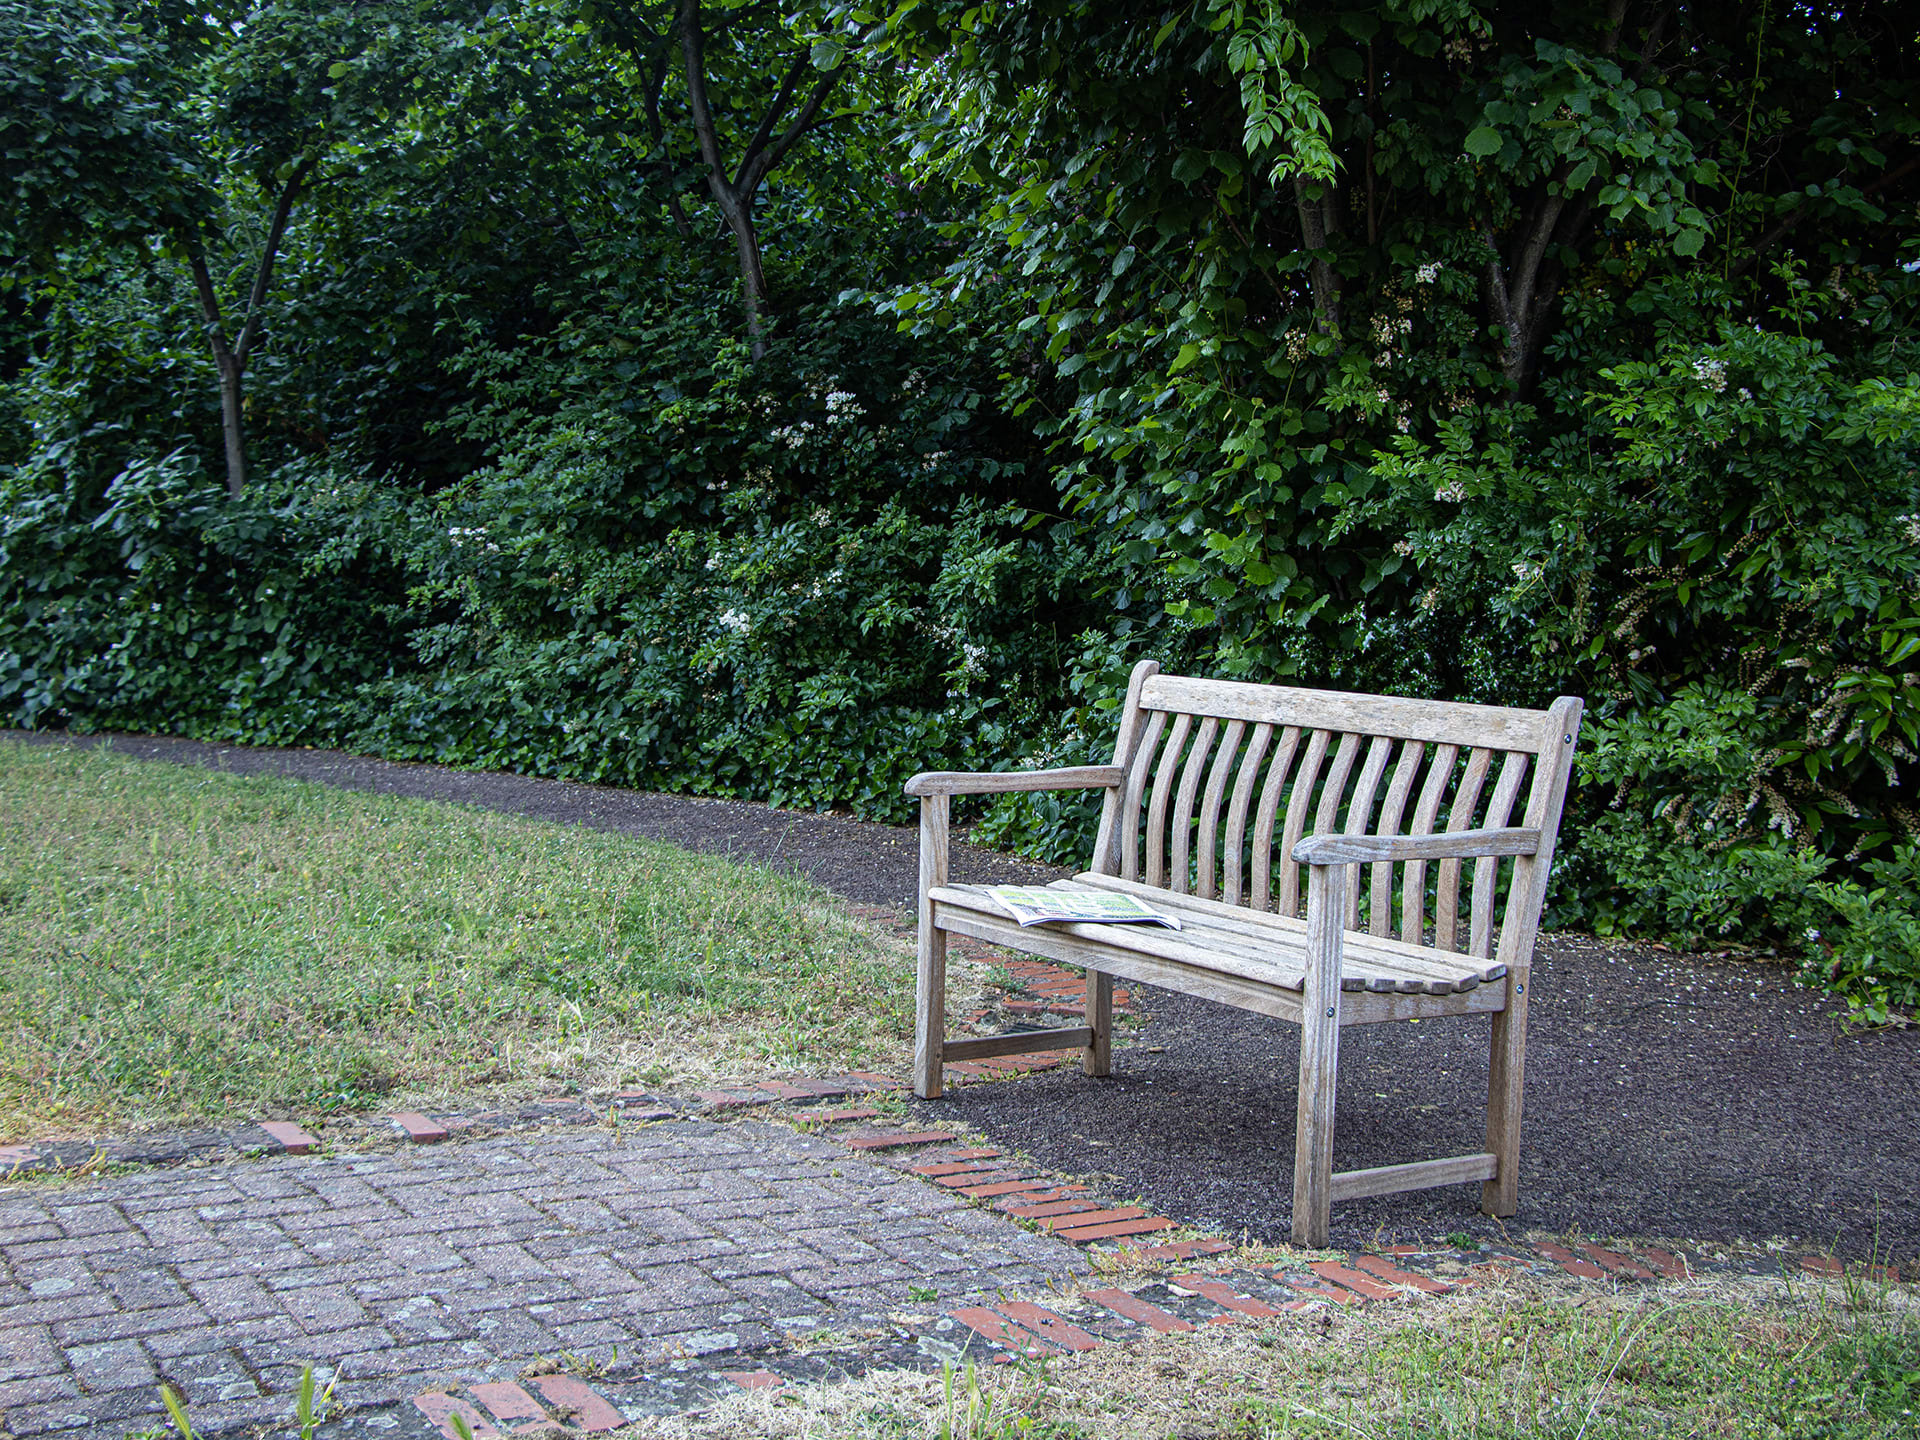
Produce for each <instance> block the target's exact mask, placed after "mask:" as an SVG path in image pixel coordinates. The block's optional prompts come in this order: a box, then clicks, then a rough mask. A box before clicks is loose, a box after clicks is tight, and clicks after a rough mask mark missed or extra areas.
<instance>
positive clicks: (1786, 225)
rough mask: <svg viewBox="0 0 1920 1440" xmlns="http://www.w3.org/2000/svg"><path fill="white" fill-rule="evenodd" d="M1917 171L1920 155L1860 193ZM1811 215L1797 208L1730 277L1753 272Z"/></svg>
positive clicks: (1873, 182) (1863, 186) (1868, 183)
mask: <svg viewBox="0 0 1920 1440" xmlns="http://www.w3.org/2000/svg"><path fill="white" fill-rule="evenodd" d="M1916 170H1920V155H1909V156H1908V157H1907V158H1906V159H1905V160H1903V161H1901V162H1900V164H1898V165H1896V166H1894V167H1893V168H1892V169H1891V170H1887V171H1884V172H1882V173H1881V174H1880V175H1879V176H1878V177H1876V178H1875V179H1873V180H1870V181H1868V182H1867V183H1866V184H1865V185H1862V186H1861V187H1860V193H1861V194H1862V195H1871V194H1873V193H1874V192H1875V191H1876V190H1884V189H1886V188H1887V187H1888V186H1889V185H1897V184H1898V183H1899V182H1900V181H1902V180H1904V179H1906V178H1907V176H1909V175H1911V174H1913V172H1914V171H1916ZM1811 213H1812V211H1811V208H1810V207H1808V206H1806V205H1801V206H1797V207H1796V208H1795V209H1794V210H1793V211H1792V212H1791V213H1790V214H1789V215H1788V216H1787V218H1786V219H1784V220H1782V221H1780V222H1779V223H1778V224H1776V225H1775V226H1774V227H1773V228H1772V229H1771V230H1769V231H1767V233H1766V234H1764V235H1762V236H1761V237H1760V238H1759V240H1757V241H1756V242H1754V247H1753V253H1752V254H1750V255H1748V256H1747V257H1746V258H1745V259H1744V260H1742V261H1741V262H1740V263H1739V264H1738V265H1735V266H1734V267H1733V269H1732V270H1730V271H1728V272H1727V273H1728V274H1729V275H1744V274H1746V273H1747V271H1749V270H1751V269H1752V268H1753V267H1754V266H1755V265H1758V264H1759V263H1760V257H1761V256H1762V255H1764V254H1766V252H1767V251H1768V250H1770V249H1772V248H1773V247H1774V246H1775V245H1776V244H1778V243H1779V241H1780V240H1781V238H1782V237H1783V236H1785V235H1786V234H1787V232H1788V231H1790V230H1792V229H1793V228H1794V226H1796V225H1798V224H1799V223H1800V222H1801V221H1802V220H1804V219H1806V218H1807V216H1808V215H1809V214H1811Z"/></svg>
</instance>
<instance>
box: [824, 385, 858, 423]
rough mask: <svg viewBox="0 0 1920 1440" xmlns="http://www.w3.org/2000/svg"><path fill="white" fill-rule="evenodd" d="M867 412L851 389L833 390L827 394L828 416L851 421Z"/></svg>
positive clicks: (837, 419) (836, 419) (833, 418)
mask: <svg viewBox="0 0 1920 1440" xmlns="http://www.w3.org/2000/svg"><path fill="white" fill-rule="evenodd" d="M866 413H867V412H866V411H865V410H863V409H861V408H860V402H859V401H858V400H857V399H855V398H854V395H853V392H852V391H850V390H833V391H829V392H828V394H827V418H828V419H829V420H833V421H846V422H848V423H851V422H852V421H855V420H858V419H859V418H860V417H861V416H862V415H864V414H866Z"/></svg>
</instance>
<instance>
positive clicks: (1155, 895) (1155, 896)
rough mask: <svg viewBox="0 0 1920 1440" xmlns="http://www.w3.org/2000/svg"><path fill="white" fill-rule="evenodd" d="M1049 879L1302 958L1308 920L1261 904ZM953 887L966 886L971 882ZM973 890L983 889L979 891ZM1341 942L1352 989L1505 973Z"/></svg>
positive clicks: (1411, 951) (1226, 940) (1405, 949)
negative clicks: (1381, 982) (1134, 901)
mask: <svg viewBox="0 0 1920 1440" xmlns="http://www.w3.org/2000/svg"><path fill="white" fill-rule="evenodd" d="M1053 885H1054V887H1055V888H1058V889H1063V890H1072V889H1076V888H1086V889H1094V890H1113V891H1117V892H1119V893H1121V894H1124V895H1133V896H1135V897H1137V898H1138V899H1140V900H1143V901H1145V902H1146V903H1147V904H1149V905H1152V906H1154V907H1156V908H1157V909H1160V910H1162V911H1165V912H1167V913H1169V914H1173V915H1175V916H1178V917H1179V919H1180V920H1181V922H1182V924H1183V925H1184V926H1185V927H1186V928H1184V929H1182V930H1181V931H1179V932H1178V933H1179V936H1180V940H1181V943H1183V944H1187V945H1199V946H1202V947H1204V948H1217V949H1224V950H1227V951H1229V952H1230V953H1233V954H1236V955H1250V956H1259V957H1262V958H1267V959H1271V960H1272V961H1273V963H1274V964H1276V965H1278V966H1281V967H1283V968H1285V969H1289V970H1298V969H1299V968H1300V966H1301V964H1302V962H1301V960H1300V959H1299V956H1300V955H1302V954H1303V953H1304V952H1305V947H1306V935H1307V927H1306V924H1305V922H1303V921H1302V920H1300V919H1299V918H1298V917H1296V916H1292V915H1276V914H1274V913H1273V912H1272V911H1268V910H1249V909H1247V908H1246V907H1244V906H1239V905H1228V904H1226V903H1225V902H1223V901H1219V900H1206V899H1202V898H1201V897H1200V896H1197V895H1174V894H1171V893H1169V892H1167V891H1164V890H1156V889H1154V888H1152V887H1151V886H1148V885H1142V884H1141V883H1140V882H1138V881H1136V880H1122V879H1120V878H1118V877H1116V876H1109V875H1095V874H1093V873H1092V872H1087V873H1085V874H1081V875H1077V876H1075V877H1074V878H1073V879H1072V880H1056V881H1054V882H1053ZM954 888H955V889H956V890H960V891H966V890H969V888H970V887H966V886H958V887H954ZM972 893H974V894H976V895H981V894H983V892H979V891H973V892H972ZM977 903H979V904H982V905H989V904H990V903H991V902H989V901H986V900H985V899H984V898H981V899H979V900H978V901H977ZM1149 933H1151V932H1149ZM1344 944H1345V954H1346V968H1345V969H1344V970H1343V971H1342V974H1343V975H1345V976H1347V977H1350V978H1355V979H1357V980H1358V981H1359V982H1360V983H1359V984H1358V985H1356V986H1355V987H1352V988H1363V989H1364V988H1366V983H1367V981H1368V977H1370V976H1374V975H1381V976H1387V977H1390V978H1392V979H1393V980H1396V981H1404V982H1406V984H1405V986H1404V988H1405V989H1406V990H1407V991H1409V992H1411V991H1413V990H1426V991H1429V992H1430V993H1432V994H1436V995H1438V994H1446V993H1451V992H1453V991H1457V990H1470V989H1472V988H1473V987H1474V986H1475V985H1479V984H1484V983H1487V982H1489V981H1492V980H1497V979H1499V978H1500V977H1501V976H1503V975H1505V974H1506V970H1505V968H1504V967H1503V966H1501V965H1500V964H1498V963H1497V962H1493V961H1489V960H1485V959H1481V958H1479V957H1476V956H1470V955H1460V954H1456V953H1453V952H1450V951H1443V950H1431V949H1427V948H1425V947H1424V946H1419V945H1407V944H1404V943H1403V942H1401V941H1398V940H1390V939H1389V940H1383V939H1381V938H1379V937H1377V936H1373V935H1369V934H1367V933H1366V932H1365V931H1359V930H1349V931H1348V932H1347V934H1346V936H1345V939H1344ZM1441 981H1444V982H1445V983H1444V984H1439V985H1437V986H1434V985H1430V984H1429V983H1428V982H1441ZM1388 988H1398V987H1388Z"/></svg>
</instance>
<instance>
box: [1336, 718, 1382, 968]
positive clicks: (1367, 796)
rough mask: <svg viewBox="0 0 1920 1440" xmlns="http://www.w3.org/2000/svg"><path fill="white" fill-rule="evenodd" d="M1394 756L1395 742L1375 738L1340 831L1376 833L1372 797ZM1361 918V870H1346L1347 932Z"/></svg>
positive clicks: (1356, 782) (1354, 787)
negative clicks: (1371, 824) (1372, 826)
mask: <svg viewBox="0 0 1920 1440" xmlns="http://www.w3.org/2000/svg"><path fill="white" fill-rule="evenodd" d="M1392 753H1393V741H1391V740H1389V739H1388V738H1387V737H1386V736H1385V735H1376V736H1374V737H1373V742H1372V743H1371V744H1370V745H1368V746H1367V759H1366V763H1365V764H1364V765H1362V766H1361V767H1360V778H1359V779H1358V780H1356V781H1355V782H1354V786H1353V797H1352V799H1350V800H1349V801H1348V802H1347V821H1346V824H1345V825H1344V826H1342V827H1341V828H1342V829H1344V830H1345V831H1346V832H1347V833H1348V834H1349V835H1352V834H1354V833H1356V832H1358V833H1360V834H1363V835H1365V834H1371V833H1373V832H1372V831H1371V830H1370V829H1369V828H1368V826H1367V821H1368V820H1369V819H1370V818H1371V817H1372V815H1373V797H1374V796H1375V795H1376V794H1378V793H1379V790H1380V777H1381V776H1382V775H1384V774H1386V771H1387V757H1388V756H1389V755H1391V754H1392ZM1359 915H1360V867H1359V866H1358V865H1349V866H1348V867H1347V921H1346V924H1347V929H1349V930H1351V929H1353V927H1354V925H1355V923H1356V922H1357V921H1358V919H1359Z"/></svg>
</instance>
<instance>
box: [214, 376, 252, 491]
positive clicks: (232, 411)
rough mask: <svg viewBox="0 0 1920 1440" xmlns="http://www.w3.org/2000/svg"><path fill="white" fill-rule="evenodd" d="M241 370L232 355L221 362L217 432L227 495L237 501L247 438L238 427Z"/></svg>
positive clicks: (244, 477)
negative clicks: (222, 442) (222, 450)
mask: <svg viewBox="0 0 1920 1440" xmlns="http://www.w3.org/2000/svg"><path fill="white" fill-rule="evenodd" d="M240 376H241V371H240V367H239V365H237V364H235V363H234V361H233V358H232V356H230V355H229V356H228V357H227V358H226V359H225V360H224V361H222V362H220V435H221V438H222V439H223V440H225V441H226V449H227V494H228V495H229V496H231V497H232V498H233V499H235V500H238V499H239V498H240V497H241V495H243V494H244V493H245V492H246V488H247V440H246V434H245V432H244V431H242V429H241V428H240V410H241V403H242V397H241V389H240Z"/></svg>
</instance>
